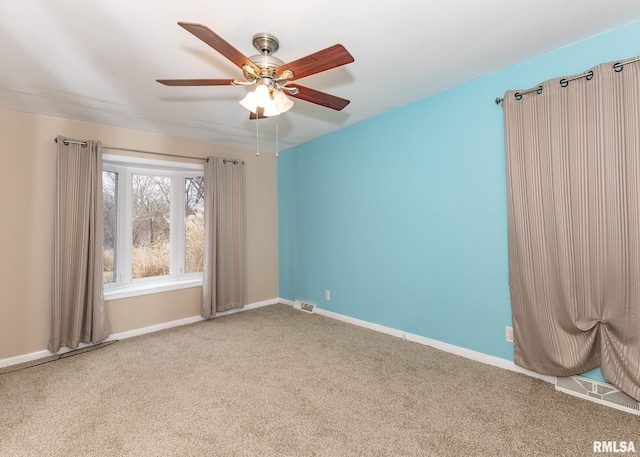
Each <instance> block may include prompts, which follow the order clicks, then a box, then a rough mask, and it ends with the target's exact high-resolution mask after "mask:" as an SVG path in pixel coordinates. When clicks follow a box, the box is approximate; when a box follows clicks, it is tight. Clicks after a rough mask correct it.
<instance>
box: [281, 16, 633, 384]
mask: <svg viewBox="0 0 640 457" xmlns="http://www.w3.org/2000/svg"><path fill="white" fill-rule="evenodd" d="M505 39H508V37H505ZM638 43H640V22H636V23H633V24H630V25H627V26H625V27H621V28H618V29H616V30H613V31H610V32H607V33H604V34H601V35H598V36H596V37H593V38H590V39H588V40H584V41H581V42H579V43H576V44H573V45H571V46H567V47H564V48H561V49H558V50H556V51H553V52H551V53H548V54H545V55H542V56H539V57H537V58H534V59H531V60H528V61H525V62H522V63H520V64H517V65H514V66H512V67H509V68H506V69H504V70H501V71H498V72H495V73H492V74H490V75H486V76H483V77H481V78H478V79H475V80H473V81H470V82H468V83H465V84H462V85H459V86H456V87H454V88H451V89H449V90H446V91H443V92H440V93H437V94H435V95H432V96H430V97H427V98H424V99H421V100H418V101H416V102H413V103H410V104H408V105H405V106H402V107H399V108H396V109H394V110H392V111H389V112H386V113H384V114H381V115H379V116H376V117H374V118H371V119H367V120H365V121H362V122H359V123H357V124H354V125H351V126H348V127H345V128H343V129H341V130H338V131H336V132H333V133H331V134H328V135H325V136H322V137H319V138H316V139H314V140H311V141H309V142H306V143H304V144H301V145H298V146H296V147H293V148H290V149H288V150H286V151H283V152H281V153H280V158H279V159H278V212H279V214H278V230H279V295H280V297H283V298H286V299H290V300H295V299H303V300H307V301H310V302H312V303H315V304H316V305H318V306H319V307H321V308H324V309H327V310H330V311H334V312H337V313H340V314H344V315H347V316H351V317H355V318H358V319H362V320H365V321H369V322H373V323H377V324H381V325H384V326H388V327H392V328H396V329H399V330H403V331H406V332H410V333H414V334H417V335H422V336H425V337H427V338H432V339H435V340H439V341H443V342H446V343H450V344H454V345H456V346H461V347H464V348H467V349H471V350H474V351H478V352H482V353H485V354H488V355H492V356H497V357H501V358H503V359H507V360H511V361H512V360H513V345H511V344H509V343H507V342H506V341H505V326H510V325H511V304H510V298H509V282H508V258H507V201H506V198H507V197H506V175H505V160H504V127H503V113H502V108H501V107H499V106H497V105H496V104H495V103H494V99H495V98H496V97H498V96H500V97H501V96H502V95H503V94H504V92H505V91H506V90H508V89H527V88H530V87H534V86H535V85H537V84H538V83H540V82H542V81H544V80H547V79H550V78H555V77H558V76H569V75H572V74H577V73H580V72H582V71H585V70H587V69H589V68H590V67H593V66H596V65H598V64H600V63H602V62H608V61H613V60H616V59H620V60H622V59H626V58H630V57H634V56H636V55H638V54H640V44H638ZM354 65H357V56H356V62H355V63H354ZM346 109H347V110H348V109H349V108H348V107H347V108H346ZM325 290H330V291H331V300H330V301H326V300H325V296H324V291H325ZM589 375H590V376H591V377H594V378H597V379H602V376H601V375H600V374H599V373H598V371H597V370H596V371H595V372H590V374H589Z"/></svg>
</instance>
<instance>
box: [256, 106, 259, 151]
mask: <svg viewBox="0 0 640 457" xmlns="http://www.w3.org/2000/svg"><path fill="white" fill-rule="evenodd" d="M259 122H260V115H259V114H258V109H257V108H256V155H257V156H259V155H260V140H259V136H260V135H259V130H258V123H259Z"/></svg>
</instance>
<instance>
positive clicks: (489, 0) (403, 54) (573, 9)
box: [0, 0, 640, 150]
mask: <svg viewBox="0 0 640 457" xmlns="http://www.w3.org/2000/svg"><path fill="white" fill-rule="evenodd" d="M639 19H640V2H638V0H610V1H603V0H535V1H534V0H432V1H424V0H423V1H419V0H394V1H382V0H380V1H378V2H372V1H371V0H340V1H337V0H323V1H319V0H300V1H291V0H279V1H275V2H272V3H269V2H264V1H256V0H244V1H212V0H209V1H202V0H172V1H167V0H153V1H151V0H82V1H78V0H20V1H18V0H2V1H1V2H0V62H2V66H1V67H0V108H8V109H13V110H18V111H28V112H33V113H39V114H45V115H51V116H57V117H63V118H69V119H77V120H83V121H88V122H95V123H100V124H107V125H115V126H122V127H128V128H132V129H137V130H145V131H151V132H157V133H166V134H170V135H177V136H182V137H187V138H193V139H199V140H204V141H209V142H213V143H220V144H229V145H234V146H239V147H246V148H254V147H255V144H256V125H255V121H249V119H248V111H246V110H245V109H244V108H242V107H241V106H240V105H239V104H238V103H237V102H238V101H239V100H240V99H241V98H242V97H243V96H244V94H245V93H246V92H247V90H248V89H247V88H245V87H242V86H229V87H227V86H216V87H167V86H163V85H161V84H158V83H157V82H155V80H156V79H157V78H167V79H173V78H176V79H177V78H230V79H233V78H242V73H241V71H240V69H239V68H237V67H236V66H235V65H233V64H232V63H231V62H230V61H228V60H226V59H225V58H224V57H222V56H221V55H220V54H218V53H217V52H216V51H214V50H213V49H211V48H210V47H208V46H207V45H206V44H204V43H203V42H202V41H200V40H199V39H197V38H196V37H195V36H193V35H192V34H190V33H189V32H187V31H186V30H184V29H183V28H182V27H179V26H178V25H177V21H187V22H198V23H201V24H204V25H206V26H208V27H209V28H210V29H212V30H213V31H214V32H216V33H218V34H219V35H220V36H222V37H223V38H224V39H225V40H226V41H228V42H229V43H230V44H231V45H233V46H234V47H235V48H236V49H238V50H239V51H241V52H243V53H244V54H245V55H247V56H250V55H254V54H256V53H257V52H256V51H255V49H254V48H253V46H252V44H251V38H252V36H253V35H254V34H255V33H258V32H267V33H270V34H273V35H275V36H276V37H278V39H279V40H280V50H279V51H278V52H277V53H276V54H275V56H276V57H278V58H280V59H281V60H283V61H285V62H289V61H292V60H295V59H298V58H300V57H303V56H306V55H308V54H311V53H313V52H315V51H318V50H320V49H324V48H326V47H328V46H331V45H333V44H336V43H341V44H343V45H344V46H345V47H346V48H347V49H348V50H349V52H350V53H351V54H352V55H353V56H354V57H355V62H354V63H351V64H349V65H345V66H342V67H339V68H335V69H332V70H329V71H326V72H323V73H319V74H316V75H313V76H309V77H307V78H303V79H300V80H299V81H296V83H300V84H301V85H303V86H306V87H310V88H314V89H318V90H321V91H324V92H328V93H330V94H333V95H337V96H339V97H342V98H347V99H349V100H351V104H350V105H348V106H347V107H346V108H345V109H344V110H343V111H341V112H338V111H334V110H331V109H328V108H323V107H321V106H317V105H314V104H311V103H308V102H305V101H301V100H294V101H295V105H294V107H293V108H292V109H291V110H290V111H289V112H287V113H285V114H283V115H281V116H279V119H278V131H279V148H280V149H285V148H286V147H289V146H292V145H295V144H299V143H301V142H304V141H307V140H309V139H311V138H314V137H317V136H320V135H322V134H325V133H328V132H331V131H333V130H337V129H339V128H342V127H344V126H347V125H349V124H353V123H355V122H358V121H361V120H363V119H366V118H369V117H372V116H375V115H377V114H380V113H383V112H385V111H388V110H390V109H392V108H394V107H397V106H400V105H404V104H406V103H409V102H411V101H414V100H417V99H420V98H423V97H426V96H428V95H431V94H433V93H435V92H439V91H441V90H443V89H446V88H449V87H452V86H455V85H457V84H460V83H462V82H465V81H468V80H470V79H473V78H476V77H478V76H480V75H483V74H487V73H490V72H492V71H495V70H498V69H501V68H504V67H507V66H509V65H512V64H514V63H517V62H521V61H524V60H527V59H529V58H531V57H534V56H536V55H540V54H543V53H545V52H548V51H551V50H553V49H556V48H559V47H562V46H565V45H568V44H571V43H574V42H576V41H579V40H582V39H584V38H588V37H590V36H593V35H596V34H598V33H601V32H604V31H607V30H610V29H613V28H615V27H618V26H621V25H624V24H627V23H630V22H633V21H636V20H639ZM496 95H500V94H496ZM274 123H275V118H270V119H268V120H264V121H260V143H261V144H260V147H261V149H263V150H274V149H275V128H274V127H273V125H274ZM61 133H64V132H61Z"/></svg>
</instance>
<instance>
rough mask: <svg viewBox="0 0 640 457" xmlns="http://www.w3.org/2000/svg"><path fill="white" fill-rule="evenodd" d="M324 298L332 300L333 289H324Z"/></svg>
mask: <svg viewBox="0 0 640 457" xmlns="http://www.w3.org/2000/svg"><path fill="white" fill-rule="evenodd" d="M324 299H325V300H327V301H329V300H331V291H330V290H325V291H324Z"/></svg>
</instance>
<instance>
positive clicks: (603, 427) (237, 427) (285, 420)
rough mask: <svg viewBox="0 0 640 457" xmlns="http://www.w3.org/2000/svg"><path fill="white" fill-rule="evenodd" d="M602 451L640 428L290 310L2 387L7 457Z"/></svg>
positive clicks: (201, 329)
mask: <svg viewBox="0 0 640 457" xmlns="http://www.w3.org/2000/svg"><path fill="white" fill-rule="evenodd" d="M594 440H608V441H634V443H635V446H637V447H640V417H638V416H634V415H631V414H628V413H625V412H622V411H617V410H614V409H611V408H607V407H604V406H600V405H597V404H594V403H591V402H587V401H584V400H581V399H577V398H574V397H572V396H569V395H566V394H563V393H560V392H556V391H555V390H554V388H553V386H552V385H550V384H548V383H545V382H543V381H539V380H536V379H532V378H529V377H527V376H524V375H520V374H517V373H513V372H509V371H504V370H501V369H499V368H495V367H491V366H487V365H483V364H480V363H477V362H473V361H469V360H467V359H464V358H461V357H457V356H454V355H451V354H447V353H443V352H440V351H438V350H435V349H432V348H428V347H425V346H421V345H418V344H415V343H410V342H407V341H403V340H401V339H397V338H394V337H391V336H388V335H384V334H380V333H376V332H373V331H370V330H366V329H362V328H359V327H355V326H351V325H349V324H345V323H342V322H339V321H335V320H332V319H328V318H325V317H322V316H319V315H315V314H307V313H304V312H302V311H297V310H293V309H292V308H290V307H288V306H286V305H273V306H268V307H264V308H259V309H255V310H251V311H246V312H242V313H237V314H232V315H228V316H223V317H219V318H217V319H213V320H209V321H205V322H200V323H197V324H192V325H188V326H184V327H179V328H174V329H170V330H166V331H162V332H158V333H154V334H148V335H144V336H140V337H135V338H130V339H127V340H122V341H119V342H117V343H115V344H111V345H108V346H105V347H103V348H100V349H97V350H94V351H89V352H85V353H83V354H79V355H77V356H74V357H66V358H63V359H60V360H56V361H53V362H51V363H46V364H43V365H39V366H36V367H32V368H28V369H23V370H20V371H15V372H11V373H5V374H1V375H0V455H1V456H46V457H56V456H85V457H86V456H485V455H486V456H574V455H575V456H592V455H594V454H593V441H594ZM638 452H640V450H638ZM595 455H597V454H595Z"/></svg>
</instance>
